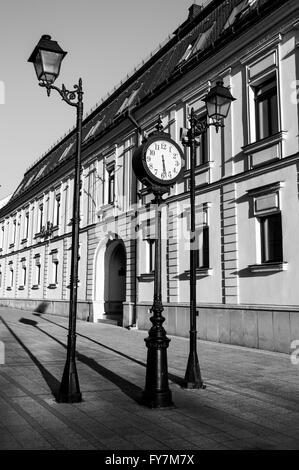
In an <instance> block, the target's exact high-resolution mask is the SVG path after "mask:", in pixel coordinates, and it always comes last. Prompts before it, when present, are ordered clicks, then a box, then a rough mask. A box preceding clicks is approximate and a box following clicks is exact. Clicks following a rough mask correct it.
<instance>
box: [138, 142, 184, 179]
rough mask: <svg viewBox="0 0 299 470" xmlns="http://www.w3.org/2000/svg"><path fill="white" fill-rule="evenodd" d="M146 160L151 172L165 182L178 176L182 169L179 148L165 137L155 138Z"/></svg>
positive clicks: (148, 149) (147, 152)
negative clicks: (164, 138)
mask: <svg viewBox="0 0 299 470" xmlns="http://www.w3.org/2000/svg"><path fill="white" fill-rule="evenodd" d="M145 162H146V166H147V168H148V170H149V171H150V173H151V174H152V175H153V176H155V178H157V179H158V180H161V181H165V182H167V181H170V180H173V179H174V178H176V177H177V176H178V174H179V173H180V171H181V169H182V159H181V154H180V152H179V150H178V149H177V147H176V146H175V145H174V144H173V143H172V142H171V141H168V140H163V139H161V140H155V141H154V142H152V143H151V144H150V145H149V146H148V147H147V150H146V154H145Z"/></svg>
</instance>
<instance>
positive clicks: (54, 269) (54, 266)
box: [50, 250, 59, 287]
mask: <svg viewBox="0 0 299 470" xmlns="http://www.w3.org/2000/svg"><path fill="white" fill-rule="evenodd" d="M50 256H51V262H52V263H51V283H50V286H51V287H56V285H57V284H58V266H59V259H58V251H57V250H53V251H52V252H51V253H50Z"/></svg>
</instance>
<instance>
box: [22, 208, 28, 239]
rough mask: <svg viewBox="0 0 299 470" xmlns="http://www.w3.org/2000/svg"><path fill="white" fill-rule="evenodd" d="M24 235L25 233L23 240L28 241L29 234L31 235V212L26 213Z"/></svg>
mask: <svg viewBox="0 0 299 470" xmlns="http://www.w3.org/2000/svg"><path fill="white" fill-rule="evenodd" d="M24 222H25V223H24V233H23V235H24V236H23V238H24V239H26V240H27V238H28V233H29V212H26V214H25V221H24Z"/></svg>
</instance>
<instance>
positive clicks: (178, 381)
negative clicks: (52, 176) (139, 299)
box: [33, 313, 185, 387]
mask: <svg viewBox="0 0 299 470" xmlns="http://www.w3.org/2000/svg"><path fill="white" fill-rule="evenodd" d="M33 315H35V316H38V317H42V319H43V320H45V321H47V322H49V323H52V324H53V325H56V326H59V327H60V328H63V329H64V330H67V328H66V327H65V326H63V325H60V324H59V323H56V322H54V321H52V320H49V319H48V318H45V317H44V316H42V314H41V313H34V314H33ZM77 336H80V337H81V338H84V339H87V340H88V341H91V342H92V343H95V344H97V345H99V346H101V347H102V348H105V349H108V350H109V351H112V352H114V353H116V354H118V355H119V356H122V357H124V358H125V359H129V361H132V362H135V364H138V365H140V366H142V367H146V363H145V362H142V361H138V359H135V358H134V357H132V356H128V355H127V354H124V353H122V352H121V351H118V350H117V349H113V348H111V347H110V346H106V345H105V344H103V343H99V342H98V341H96V340H94V339H92V338H89V337H88V336H85V335H82V334H81V333H77ZM168 378H169V380H171V381H172V382H173V383H176V384H177V385H179V386H180V387H183V386H184V385H185V381H184V379H183V378H182V377H179V376H177V375H174V374H170V373H168Z"/></svg>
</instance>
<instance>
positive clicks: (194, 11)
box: [188, 3, 203, 21]
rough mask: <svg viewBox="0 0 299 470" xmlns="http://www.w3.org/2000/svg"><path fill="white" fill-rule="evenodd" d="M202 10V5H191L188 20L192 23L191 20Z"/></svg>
mask: <svg viewBox="0 0 299 470" xmlns="http://www.w3.org/2000/svg"><path fill="white" fill-rule="evenodd" d="M202 9H203V6H202V5H197V4H196V3H193V5H191V7H190V8H189V16H188V20H189V21H192V20H193V18H195V17H196V16H197V15H198V13H200V12H201V10H202Z"/></svg>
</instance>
